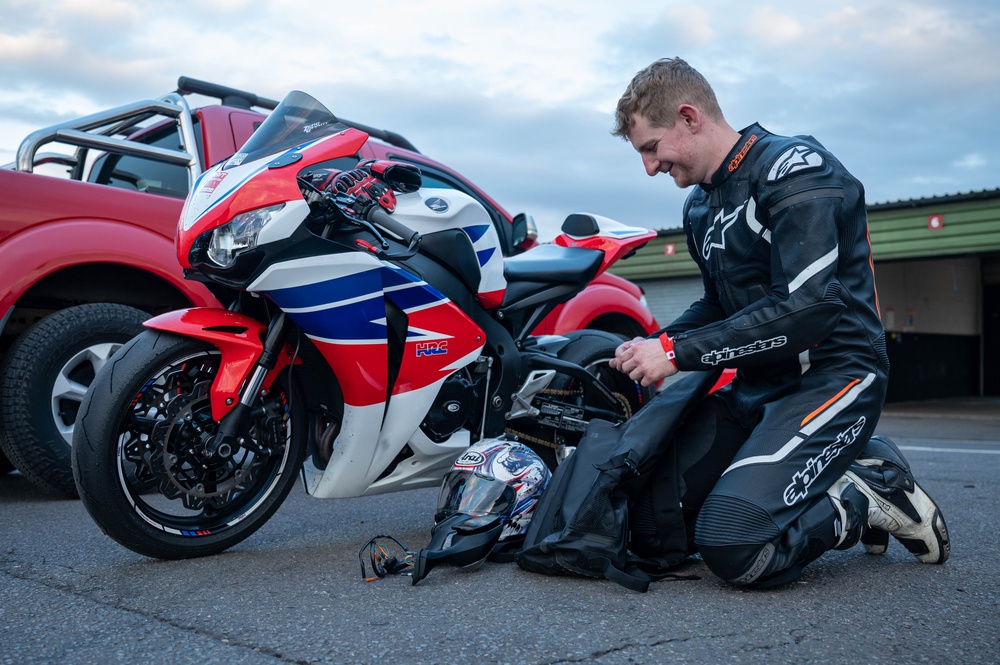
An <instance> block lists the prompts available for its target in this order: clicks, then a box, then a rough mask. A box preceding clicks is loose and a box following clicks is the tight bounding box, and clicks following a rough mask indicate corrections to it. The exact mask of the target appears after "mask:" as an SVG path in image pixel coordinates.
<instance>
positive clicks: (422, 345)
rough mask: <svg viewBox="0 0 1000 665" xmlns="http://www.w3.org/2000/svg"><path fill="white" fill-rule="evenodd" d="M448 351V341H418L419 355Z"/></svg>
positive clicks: (439, 353)
mask: <svg viewBox="0 0 1000 665" xmlns="http://www.w3.org/2000/svg"><path fill="white" fill-rule="evenodd" d="M444 353H448V342H417V357H418V358H420V357H421V356H440V355H441V354H444Z"/></svg>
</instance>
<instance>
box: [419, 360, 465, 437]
mask: <svg viewBox="0 0 1000 665" xmlns="http://www.w3.org/2000/svg"><path fill="white" fill-rule="evenodd" d="M475 399H476V390H475V386H474V384H473V383H472V381H471V380H469V377H468V376H467V375H466V373H465V372H456V373H454V374H452V375H451V376H449V377H448V378H447V379H445V382H444V384H443V385H442V386H441V392H439V393H438V396H437V399H436V400H435V401H434V405H433V406H431V408H430V411H428V412H427V416H426V417H425V418H424V422H422V423H420V429H421V431H423V433H424V434H426V435H427V438H428V439H430V440H431V441H433V442H434V443H441V442H442V441H446V440H447V439H448V437H450V436H451V435H452V434H454V433H455V432H456V431H458V430H459V429H461V427H462V426H463V425H465V423H466V421H467V420H468V419H469V413H470V411H471V409H472V407H473V405H474V404H475Z"/></svg>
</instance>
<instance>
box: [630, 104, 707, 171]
mask: <svg viewBox="0 0 1000 665" xmlns="http://www.w3.org/2000/svg"><path fill="white" fill-rule="evenodd" d="M632 118H633V120H634V124H633V125H632V129H631V131H629V133H628V140H629V142H630V143H631V144H632V147H633V148H635V149H636V151H637V152H638V153H639V156H640V157H642V164H643V166H644V167H646V173H648V174H649V175H651V176H654V175H656V174H657V173H666V174H667V175H669V176H671V177H672V178H673V179H674V182H675V183H677V186H678V187H681V188H684V187H690V186H691V185H695V184H697V183H699V182H701V181H702V180H703V179H704V178H703V176H702V174H700V173H698V172H697V170H696V167H697V162H696V159H695V157H696V155H695V145H694V134H693V133H692V132H691V129H690V127H689V125H688V124H687V123H685V122H684V119H683V118H680V117H678V118H677V120H676V122H674V126H673V127H653V126H652V125H651V124H650V123H649V120H647V119H646V117H645V116H643V115H639V114H635V115H633V116H632Z"/></svg>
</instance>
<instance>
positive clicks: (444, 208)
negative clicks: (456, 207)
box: [424, 196, 448, 212]
mask: <svg viewBox="0 0 1000 665" xmlns="http://www.w3.org/2000/svg"><path fill="white" fill-rule="evenodd" d="M424 205H425V206H427V207H428V208H430V209H431V210H433V211H434V212H448V202H447V201H445V200H444V199H442V198H438V197H437V196H434V197H431V198H429V199H427V200H426V201H424Z"/></svg>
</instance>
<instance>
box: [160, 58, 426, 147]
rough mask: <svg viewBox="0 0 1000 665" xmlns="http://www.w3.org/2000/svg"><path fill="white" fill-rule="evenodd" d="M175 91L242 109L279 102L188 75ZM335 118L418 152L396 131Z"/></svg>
mask: <svg viewBox="0 0 1000 665" xmlns="http://www.w3.org/2000/svg"><path fill="white" fill-rule="evenodd" d="M177 92H178V94H181V95H187V94H196V95H205V96H206V97H214V98H215V99H218V100H219V101H220V102H222V103H223V104H225V105H226V106H235V107H237V108H244V109H249V108H251V107H253V106H257V107H260V108H265V109H268V110H274V109H275V108H276V107H277V106H278V104H279V102H277V101H275V100H273V99H268V98H267V97H261V96H260V95H256V94H254V93H252V92H247V91H246V90H238V89H236V88H230V87H229V86H225V85H219V84H218V83H210V82H208V81H201V80H199V79H194V78H191V77H190V76H181V77H180V78H178V79H177ZM337 119H338V120H340V122H342V123H344V124H345V125H347V126H348V127H353V128H355V129H359V130H361V131H362V132H365V133H366V134H368V135H369V136H374V137H375V138H377V139H379V140H380V141H385V142H386V143H388V144H389V145H394V146H396V147H397V148H403V149H404V150H410V151H411V152H416V153H419V152H420V151H419V150H417V148H416V146H414V145H413V144H412V143H410V141H409V140H408V139H407V138H406V137H405V136H402V135H401V134H397V133H396V132H393V131H390V130H388V129H378V128H376V127H371V126H369V125H363V124H361V123H360V122H354V121H352V120H346V119H344V118H341V117H339V116H338V117H337Z"/></svg>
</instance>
